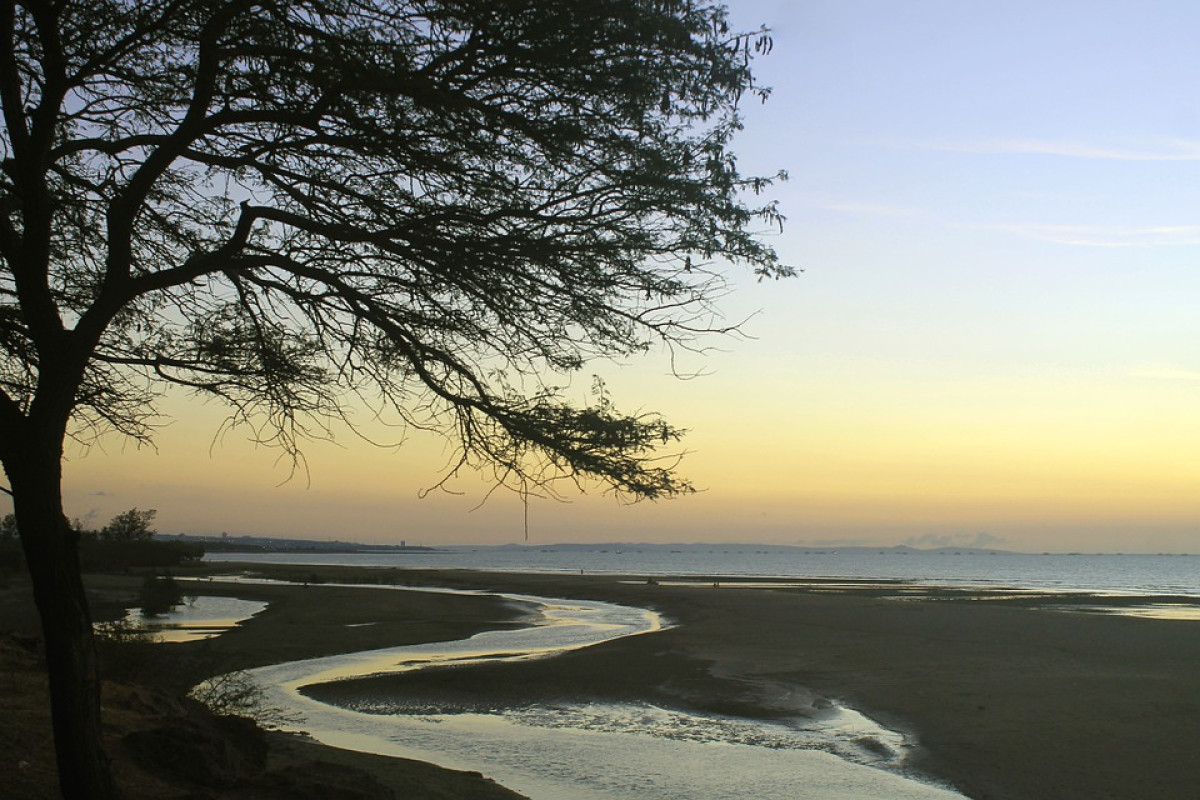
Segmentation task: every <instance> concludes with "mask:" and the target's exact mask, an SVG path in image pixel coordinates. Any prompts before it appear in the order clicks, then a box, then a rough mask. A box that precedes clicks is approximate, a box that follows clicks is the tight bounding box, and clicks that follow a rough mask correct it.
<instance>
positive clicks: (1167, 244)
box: [66, 0, 1200, 553]
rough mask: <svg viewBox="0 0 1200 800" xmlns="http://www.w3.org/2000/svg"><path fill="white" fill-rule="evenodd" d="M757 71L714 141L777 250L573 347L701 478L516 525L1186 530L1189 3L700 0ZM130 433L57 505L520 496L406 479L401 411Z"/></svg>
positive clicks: (324, 509)
mask: <svg viewBox="0 0 1200 800" xmlns="http://www.w3.org/2000/svg"><path fill="white" fill-rule="evenodd" d="M729 5H730V6H731V9H732V14H733V17H734V21H735V23H736V24H737V26H738V27H741V28H753V27H756V26H757V25H758V24H759V23H767V24H769V25H770V26H771V27H772V28H773V30H774V37H775V46H774V51H773V52H772V54H771V56H770V57H769V58H766V59H763V60H762V61H761V62H760V68H759V74H760V76H761V78H762V80H763V82H764V83H766V84H768V85H771V86H773V87H774V94H773V96H772V98H771V100H770V101H769V102H768V103H767V104H766V105H764V106H761V107H759V106H753V107H747V109H746V129H745V131H744V133H743V135H742V136H741V138H740V140H738V141H739V143H738V144H737V145H736V146H735V149H736V150H737V151H738V152H739V153H740V155H741V160H740V164H741V166H742V170H743V172H745V173H747V174H754V173H771V172H774V171H775V170H777V169H780V168H782V169H786V170H788V171H789V173H790V175H791V180H790V181H789V182H788V183H786V184H783V185H780V186H777V187H776V188H775V189H773V190H772V196H773V197H774V198H775V199H778V200H779V202H780V206H781V210H782V211H783V212H784V213H785V214H786V215H787V217H788V222H787V224H786V227H785V231H784V233H783V234H782V235H779V234H777V233H776V234H770V235H771V241H772V243H773V244H774V245H775V246H776V247H777V249H778V250H779V252H780V255H781V256H782V258H783V260H784V261H785V262H786V263H790V264H794V265H797V266H800V267H803V268H805V272H804V273H802V274H801V275H800V276H799V277H797V278H796V279H793V280H788V281H780V282H770V283H763V284H756V283H755V282H754V281H753V280H751V279H750V278H749V277H748V276H746V275H745V274H744V272H742V271H740V270H739V269H738V268H737V267H733V268H731V269H730V271H729V275H730V276H731V283H732V285H733V289H734V292H733V294H732V296H731V297H729V298H727V301H726V302H725V303H723V304H722V306H723V308H724V309H725V310H726V313H727V316H728V318H729V319H733V320H737V319H743V318H747V317H750V319H749V320H748V322H747V326H746V333H748V334H749V335H751V336H752V337H753V338H747V339H726V340H716V341H713V342H711V343H710V344H712V345H714V346H715V347H717V348H718V349H719V352H714V353H712V354H710V355H709V356H708V357H707V358H705V359H702V360H701V359H698V358H697V359H689V360H688V362H687V364H686V368H687V369H702V370H705V371H707V372H708V373H710V374H708V375H706V376H705V377H702V378H698V379H695V380H691V381H678V380H675V379H674V378H672V377H671V376H670V375H669V374H668V371H669V370H668V364H667V361H666V359H665V358H663V357H661V355H658V356H653V357H649V358H647V359H644V360H641V361H636V362H631V363H629V364H625V365H620V366H618V365H611V364H599V365H595V366H594V367H585V369H584V371H583V372H582V373H581V374H580V376H578V377H577V378H576V379H575V381H574V383H575V384H576V385H577V386H578V387H579V393H580V396H581V397H583V396H585V394H586V389H587V387H588V386H589V385H590V376H591V374H592V373H593V372H596V373H599V374H601V375H602V376H603V377H604V378H605V379H606V381H607V384H608V387H609V389H610V391H611V392H612V395H613V399H614V400H615V402H616V403H617V405H618V407H620V408H622V409H623V410H634V409H638V408H643V409H647V410H654V411H660V412H662V413H664V414H665V415H666V416H667V417H668V418H669V419H670V420H671V421H672V422H673V423H675V424H677V425H679V426H681V427H684V428H687V429H690V431H691V434H690V435H689V436H688V437H687V439H686V440H685V442H684V444H683V447H684V448H685V449H687V450H688V451H690V454H689V455H688V456H687V458H686V459H685V460H684V461H683V463H682V464H681V467H680V469H681V471H682V473H683V474H684V475H685V476H687V477H688V478H690V479H692V480H693V481H694V482H695V484H696V485H697V486H698V487H699V488H701V489H702V490H703V491H701V492H700V493H698V494H696V495H694V496H690V497H684V498H680V499H678V500H674V501H668V502H661V503H655V504H650V503H642V504H636V505H632V506H623V505H620V504H618V503H616V502H615V501H614V500H613V499H612V498H610V497H605V496H597V495H595V494H593V495H589V496H586V497H572V498H571V502H569V503H554V502H550V501H542V500H535V501H533V502H531V504H530V506H529V536H530V541H531V542H532V543H553V542H559V541H630V542H632V541H664V542H666V541H679V542H691V541H710V542H717V541H722V542H723V541H744V542H770V543H788V544H791V543H825V542H829V541H841V542H844V543H847V544H850V543H855V544H871V545H891V544H899V543H910V544H917V545H922V544H925V545H933V544H942V543H948V544H958V545H969V544H971V543H974V542H977V541H986V542H988V543H990V544H993V545H995V546H997V547H1004V548H1008V549H1014V550H1025V551H1034V552H1041V551H1052V552H1058V551H1081V552H1100V551H1104V552H1192V553H1200V491H1198V490H1200V314H1198V313H1197V311H1196V309H1197V308H1198V307H1200V219H1198V218H1197V214H1200V89H1197V87H1200V50H1198V49H1197V48H1196V47H1195V46H1194V41H1193V35H1192V34H1193V33H1194V31H1195V30H1196V29H1197V28H1198V27H1200V5H1197V4H1194V3H1190V2H1182V1H1181V0H1178V1H1168V0H1148V2H1133V1H1132V0H1126V1H1122V2H1115V3H1107V4H1103V5H1102V6H1097V5H1096V4H1093V3H1088V2H1082V0H1080V1H1078V2H1077V1H1076V0H1062V1H1061V2H1056V3H1050V4H1047V3H1043V2H1035V0H1012V2H1008V3H989V4H984V3H962V2H958V0H913V2H906V3H894V2H887V0H811V1H810V0H802V1H799V2H785V1H784V0H732V2H730V3H729ZM172 407H173V408H176V409H178V411H177V413H176V417H177V421H176V422H175V423H174V424H173V425H171V426H170V427H167V428H165V429H163V430H162V431H160V433H159V435H158V437H157V439H156V441H157V446H158V450H157V452H155V451H152V450H145V449H143V450H140V451H139V450H135V449H132V448H129V447H127V446H122V444H121V443H120V442H119V441H115V440H106V441H105V443H104V446H103V449H98V448H97V449H93V451H92V452H91V453H90V454H88V455H87V456H86V457H85V456H83V455H82V454H81V453H80V452H79V451H78V450H77V449H72V450H71V451H70V454H69V455H70V458H69V462H68V464H67V467H66V475H67V481H66V491H67V497H66V504H67V510H68V513H69V514H71V515H74V516H79V517H88V516H89V515H90V518H91V521H94V522H95V523H96V524H103V522H105V521H107V519H108V518H110V517H111V516H112V515H114V514H116V513H118V512H120V511H123V510H125V509H127V508H130V507H133V506H137V507H141V508H147V507H153V508H157V509H159V518H158V522H159V528H160V530H162V531H164V532H189V533H220V532H221V531H228V532H229V533H230V534H260V535H276V536H297V537H304V538H317V539H329V538H338V539H354V540H360V541H372V542H396V541H399V540H402V539H403V540H406V541H408V542H409V543H419V544H430V545H436V544H451V543H487V544H499V543H505V542H513V541H521V540H522V537H523V535H524V521H523V519H524V515H523V510H522V507H521V504H520V502H519V501H518V500H517V499H516V498H514V497H512V496H509V495H506V494H504V493H502V492H501V493H497V494H496V495H494V496H492V497H491V498H490V499H489V500H488V502H487V503H486V504H485V505H483V507H482V508H479V509H477V510H474V511H472V510H471V509H472V508H474V507H475V506H477V505H478V503H479V502H480V501H481V500H482V499H483V497H484V495H485V494H486V491H487V488H486V486H485V485H483V484H481V483H480V482H479V481H478V480H476V479H474V478H472V477H470V476H467V477H464V478H463V479H462V480H461V481H458V482H456V483H455V484H454V487H455V488H457V489H460V490H461V491H462V492H463V494H462V495H451V494H446V493H440V492H435V493H434V494H432V495H430V496H429V497H426V498H425V499H419V498H418V494H419V493H420V491H421V490H422V489H424V488H426V487H429V486H431V485H432V484H434V483H435V482H436V481H437V479H438V477H439V476H440V474H441V473H440V469H441V468H442V467H443V466H444V464H445V461H446V459H447V457H448V455H447V452H446V450H445V448H444V447H443V446H442V445H441V444H440V443H438V442H437V441H432V440H427V439H426V438H424V437H418V436H414V437H413V439H412V440H411V441H410V442H409V443H408V444H407V445H406V446H405V447H403V448H401V449H399V450H395V451H392V450H381V449H376V448H372V447H370V446H369V445H366V444H365V443H362V442H358V441H356V440H354V439H353V438H352V437H350V436H340V437H339V443H340V445H341V447H335V446H332V445H329V444H327V443H314V444H312V445H310V446H308V447H307V448H306V452H307V455H308V459H309V464H310V477H311V481H310V482H306V480H305V478H304V476H299V477H297V478H295V479H293V480H292V481H291V482H288V483H284V484H282V485H280V483H281V481H283V480H284V479H285V478H286V477H287V468H286V465H285V464H280V463H277V462H278V458H279V454H278V453H276V452H272V451H268V450H263V449H255V448H253V447H251V446H249V445H247V444H246V443H245V442H244V441H243V440H242V439H241V438H240V437H239V436H238V435H237V434H236V433H234V434H232V435H230V436H228V437H226V440H225V441H224V443H223V444H220V445H219V446H216V447H212V448H210V444H211V443H212V437H213V435H214V433H215V432H216V430H217V429H218V427H219V425H220V420H221V418H222V416H223V411H222V410H221V409H220V408H219V407H218V406H210V405H197V404H195V403H192V402H186V403H182V404H179V405H176V404H175V401H173V402H172Z"/></svg>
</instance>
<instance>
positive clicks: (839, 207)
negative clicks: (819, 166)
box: [811, 200, 927, 219]
mask: <svg viewBox="0 0 1200 800" xmlns="http://www.w3.org/2000/svg"><path fill="white" fill-rule="evenodd" d="M811 205H812V207H813V208H818V209H821V210H823V211H836V212H838V213H839V214H857V215H860V216H869V217H895V218H903V219H912V218H913V217H920V216H924V215H925V214H926V213H927V212H926V211H925V209H923V208H914V207H912V206H899V205H888V204H886V203H862V202H856V201H853V200H813V201H812V203H811Z"/></svg>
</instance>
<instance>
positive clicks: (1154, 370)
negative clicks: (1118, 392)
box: [1130, 364, 1200, 382]
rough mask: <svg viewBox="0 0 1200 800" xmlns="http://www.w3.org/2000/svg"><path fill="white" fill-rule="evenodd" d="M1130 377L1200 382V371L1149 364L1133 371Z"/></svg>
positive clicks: (1169, 365) (1168, 365)
mask: <svg viewBox="0 0 1200 800" xmlns="http://www.w3.org/2000/svg"><path fill="white" fill-rule="evenodd" d="M1130 376H1131V377H1134V378H1149V379H1150V380H1159V381H1188V382H1200V370H1194V369H1188V368H1186V367H1178V366H1175V365H1174V364H1148V365H1146V366H1143V367H1138V368H1137V369H1135V370H1133V372H1131V373H1130Z"/></svg>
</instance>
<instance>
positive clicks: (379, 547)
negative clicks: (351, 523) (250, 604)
mask: <svg viewBox="0 0 1200 800" xmlns="http://www.w3.org/2000/svg"><path fill="white" fill-rule="evenodd" d="M154 538H155V539H159V540H161V541H168V542H173V541H174V542H190V543H195V544H199V545H203V547H204V550H205V552H208V553H433V552H437V551H436V549H435V548H433V547H417V546H412V545H407V544H405V543H404V542H401V543H400V544H398V545H397V544H363V543H361V542H342V541H336V540H335V541H314V540H312V539H276V538H273V537H270V536H229V535H228V534H221V535H220V536H190V535H188V534H185V533H179V534H171V535H164V534H158V535H156V536H155V537H154Z"/></svg>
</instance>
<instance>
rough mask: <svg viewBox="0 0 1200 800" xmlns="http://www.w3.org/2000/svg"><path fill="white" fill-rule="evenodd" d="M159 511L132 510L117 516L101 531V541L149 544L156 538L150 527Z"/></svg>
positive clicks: (150, 509) (151, 509)
mask: <svg viewBox="0 0 1200 800" xmlns="http://www.w3.org/2000/svg"><path fill="white" fill-rule="evenodd" d="M156 516H158V511H157V510H156V509H153V508H149V509H146V510H145V511H139V510H138V509H136V508H131V509H129V510H128V511H124V512H122V513H120V514H117V515H116V516H115V517H113V518H112V521H110V522H109V523H108V524H107V525H105V526H104V527H103V528H101V529H100V539H101V541H106V542H148V541H150V540H151V539H152V538H153V537H154V528H152V527H150V526H151V524H153V522H154V518H155V517H156Z"/></svg>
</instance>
